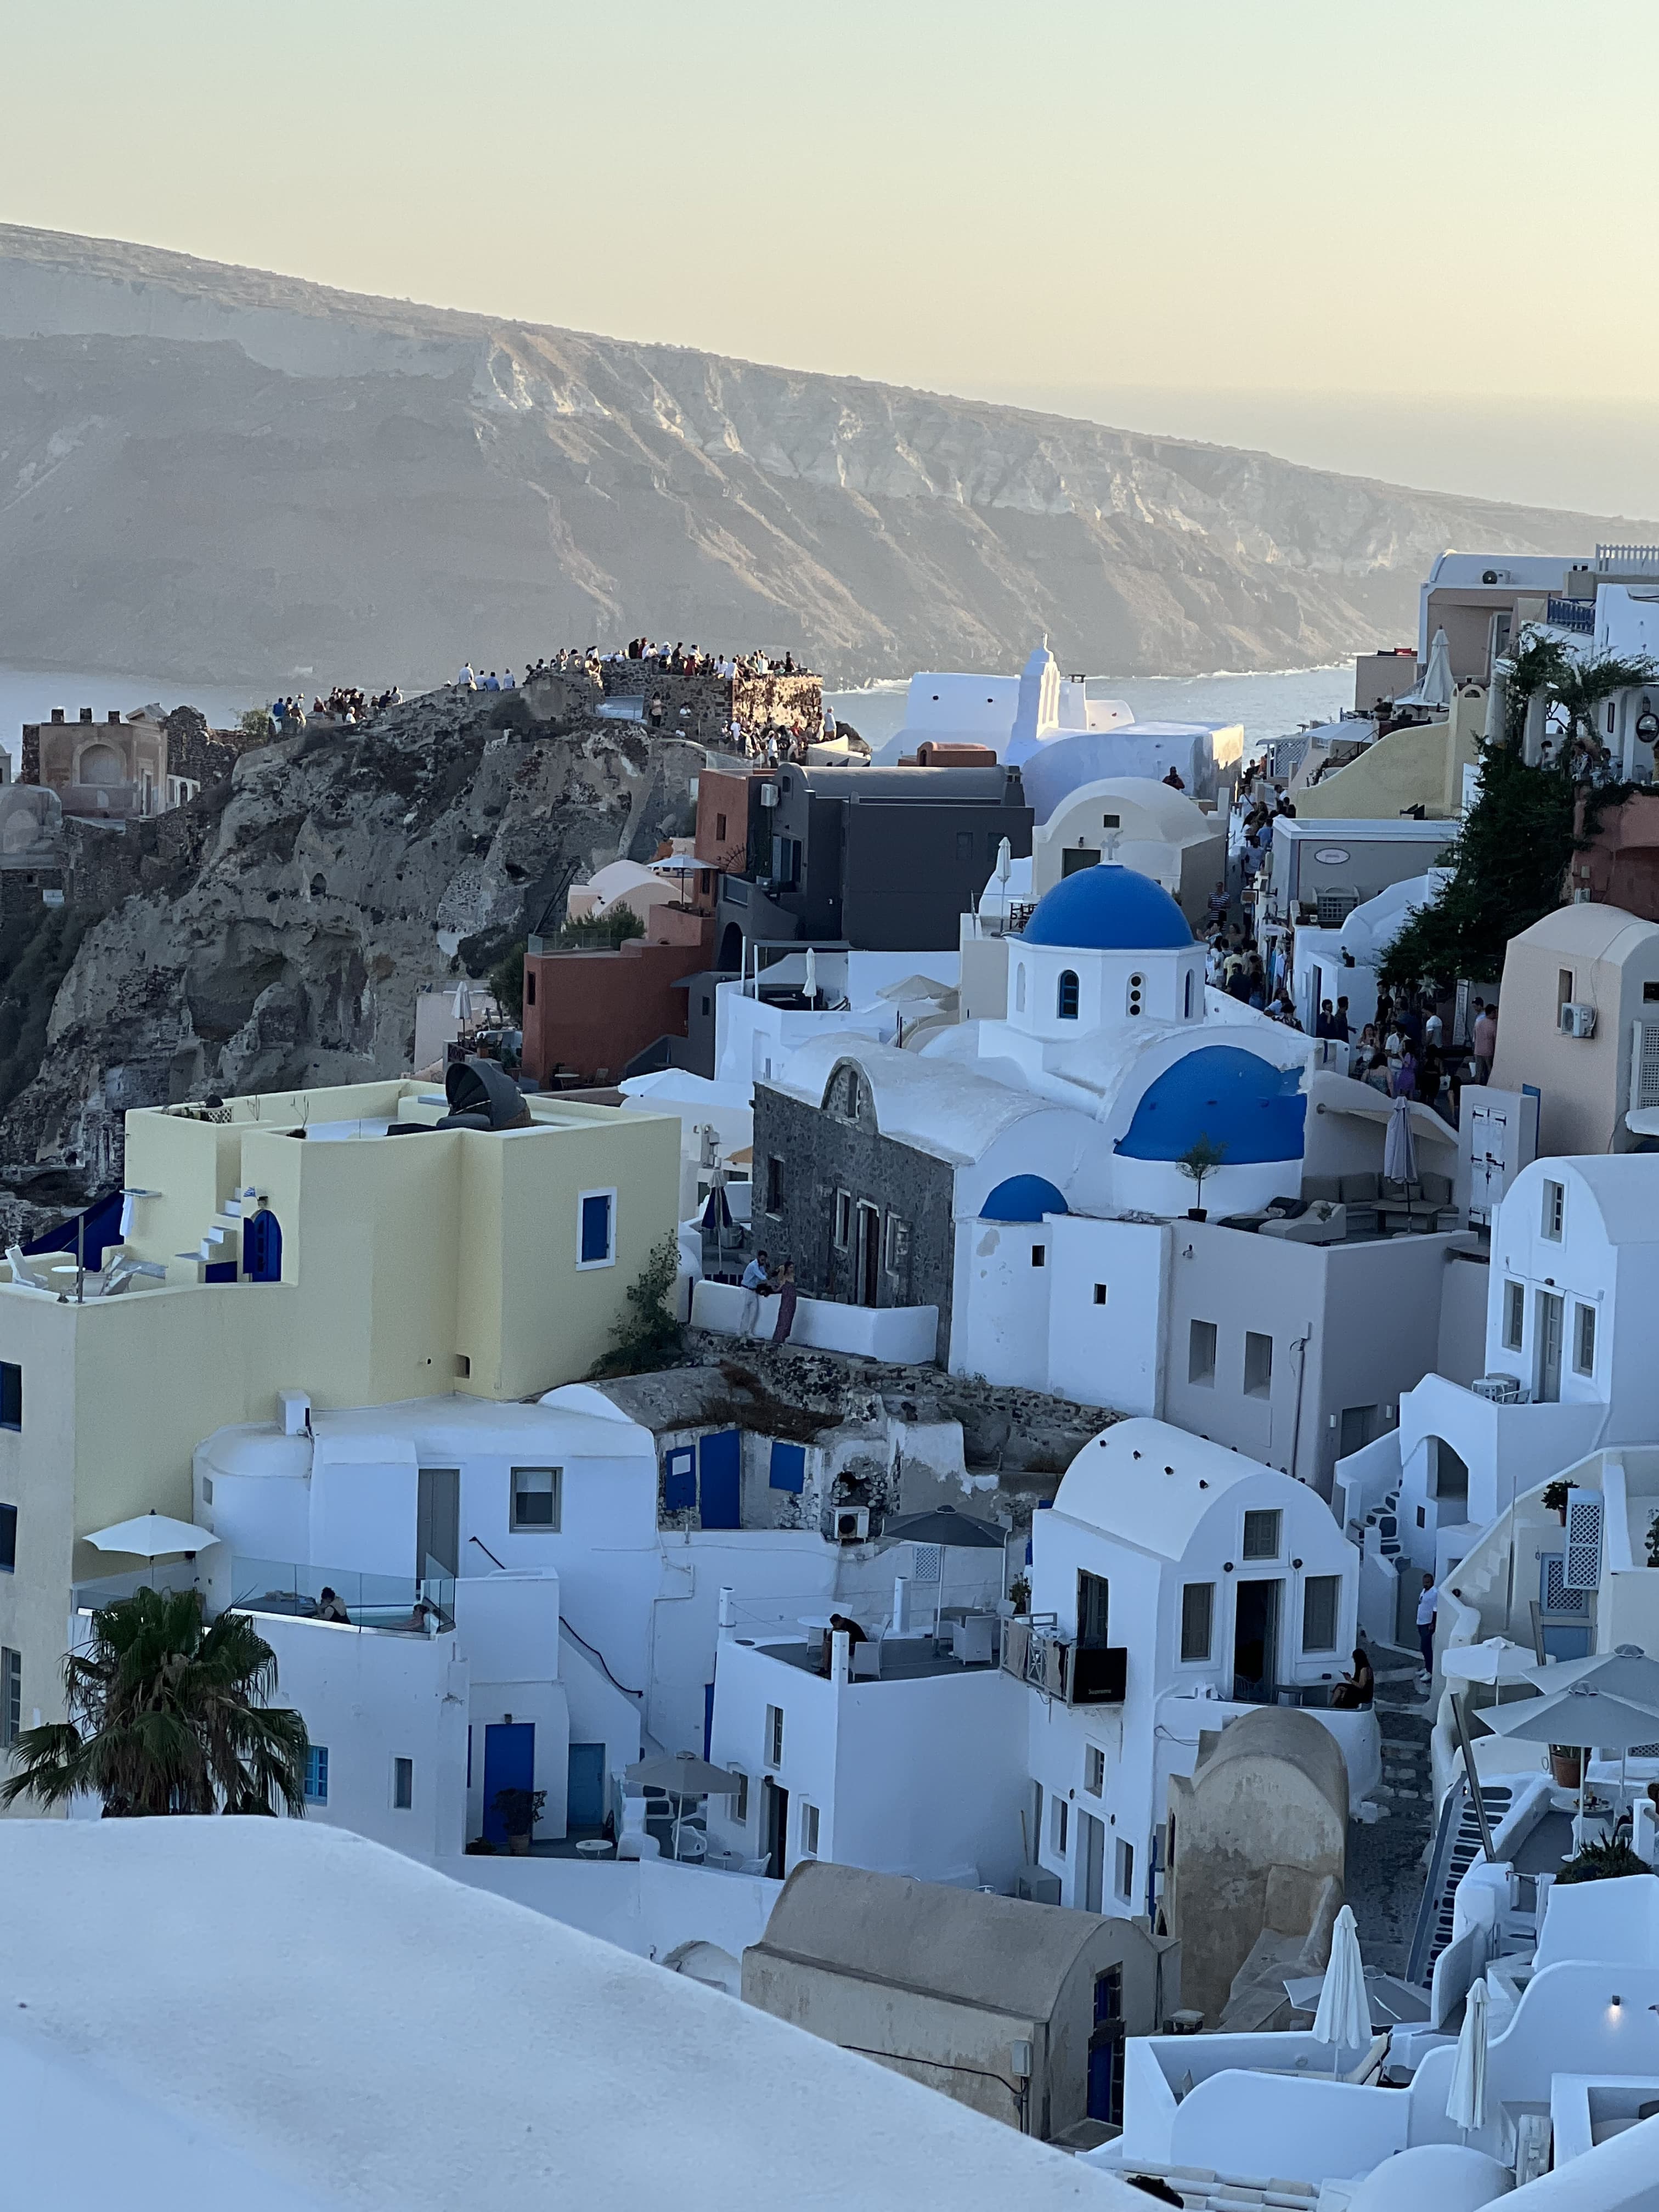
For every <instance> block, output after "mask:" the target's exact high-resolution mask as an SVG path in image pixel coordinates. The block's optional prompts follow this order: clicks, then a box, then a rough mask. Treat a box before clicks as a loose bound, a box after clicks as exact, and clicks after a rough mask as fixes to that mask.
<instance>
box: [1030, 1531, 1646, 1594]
mask: <svg viewBox="0 0 1659 2212" xmlns="http://www.w3.org/2000/svg"><path fill="white" fill-rule="evenodd" d="M1655 1525H1656V1526H1659V1523H1656V1524H1655ZM1008 1596H1009V1601H1010V1602H1011V1603H1012V1606H1013V1608H1014V1611H1015V1613H1017V1614H1018V1613H1029V1612H1030V1610H1031V1585H1030V1581H1029V1580H1028V1578H1027V1577H1025V1576H1024V1575H1016V1576H1015V1577H1014V1579H1013V1580H1012V1582H1011V1583H1009V1585H1008Z"/></svg>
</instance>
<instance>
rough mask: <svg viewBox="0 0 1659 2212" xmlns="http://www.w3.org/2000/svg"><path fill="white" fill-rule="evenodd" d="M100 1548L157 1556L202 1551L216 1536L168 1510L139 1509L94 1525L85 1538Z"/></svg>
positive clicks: (137, 1555) (147, 1557)
mask: <svg viewBox="0 0 1659 2212" xmlns="http://www.w3.org/2000/svg"><path fill="white" fill-rule="evenodd" d="M86 1541H88V1544H92V1545H95V1546H96V1547H97V1548H98V1550H99V1551H100V1552H127V1553H131V1556H132V1557H133V1558H134V1559H150V1560H155V1559H161V1558H163V1557H165V1556H167V1555H170V1554H171V1553H175V1552H205V1551H206V1549H207V1547H208V1546H209V1545H210V1544H216V1543H217V1542H218V1541H219V1539H218V1538H217V1537H216V1535H215V1534H214V1533H213V1531H212V1529H211V1528H197V1526H196V1524H195V1523H194V1522H191V1521H175V1520H173V1518H172V1517H171V1516H169V1515H168V1514H166V1513H157V1512H155V1511H153V1510H152V1511H150V1512H149V1513H140V1514H139V1515H138V1516H137V1517H136V1518H135V1519H134V1520H131V1521H118V1522H115V1523H114V1525H113V1526H112V1527H111V1528H96V1529H94V1531H93V1533H92V1534H90V1535H89V1536H88V1538H87V1540H86Z"/></svg>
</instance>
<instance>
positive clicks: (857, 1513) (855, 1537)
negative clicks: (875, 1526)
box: [836, 1505, 870, 1544]
mask: <svg viewBox="0 0 1659 2212" xmlns="http://www.w3.org/2000/svg"><path fill="white" fill-rule="evenodd" d="M869 1539H870V1509H869V1507H868V1506H867V1505H838V1506H836V1542H837V1543H838V1544H864V1543H867V1542H868V1541H869Z"/></svg>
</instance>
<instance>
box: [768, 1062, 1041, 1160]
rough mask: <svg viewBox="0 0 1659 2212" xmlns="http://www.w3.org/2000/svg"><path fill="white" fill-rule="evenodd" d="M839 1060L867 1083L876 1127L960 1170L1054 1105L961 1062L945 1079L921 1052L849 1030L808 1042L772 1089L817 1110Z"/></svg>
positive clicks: (787, 1064) (821, 1103) (772, 1082)
mask: <svg viewBox="0 0 1659 2212" xmlns="http://www.w3.org/2000/svg"><path fill="white" fill-rule="evenodd" d="M951 1057H952V1059H953V1060H955V1055H954V1054H953V1055H951ZM843 1060H851V1061H853V1062H854V1064H855V1065H856V1066H858V1067H859V1068H860V1070H861V1072H862V1073H863V1075H864V1077H865V1079H866V1081H867V1083H868V1084H869V1085H870V1095H871V1097H872V1101H873V1102H874V1105H875V1109H876V1127H877V1128H878V1130H879V1131H880V1132H881V1133H882V1135H883V1136H884V1137H892V1138H895V1139H896V1140H897V1141H898V1142H899V1143H900V1144H903V1145H909V1146H914V1148H915V1150H916V1151H917V1152H931V1153H932V1154H933V1156H934V1157H935V1158H938V1159H942V1160H950V1161H951V1162H952V1163H954V1164H962V1163H963V1162H965V1161H968V1160H976V1159H978V1158H981V1155H982V1154H983V1153H985V1152H987V1150H988V1149H989V1148H990V1146H991V1145H992V1144H993V1143H994V1141H995V1140H996V1139H997V1138H999V1137H1000V1136H1001V1134H1002V1133H1003V1132H1004V1130H1006V1129H1011V1128H1012V1127H1013V1126H1014V1124H1015V1123H1016V1122H1017V1121H1024V1120H1025V1119H1026V1118H1027V1117H1028V1116H1029V1115H1033V1114H1052V1113H1054V1111H1055V1107H1054V1101H1053V1100H1052V1099H1048V1098H1041V1097H1034V1096H1033V1094H1032V1093H1031V1092H1030V1091H1026V1090H1024V1089H1021V1090H1018V1091H1016V1090H1014V1089H1013V1088H1012V1086H1011V1085H1008V1084H1006V1083H999V1082H997V1081H995V1079H994V1078H992V1077H991V1076H988V1075H983V1074H981V1073H979V1072H978V1071H977V1070H976V1069H975V1068H973V1067H971V1066H965V1065H963V1062H962V1061H960V1060H956V1064H955V1066H953V1067H952V1070H951V1074H950V1075H949V1076H948V1077H945V1076H942V1075H941V1073H940V1072H939V1067H938V1066H937V1064H936V1063H933V1062H931V1061H930V1060H928V1059H927V1057H926V1056H925V1055H924V1054H921V1053H914V1052H901V1051H900V1050H899V1049H898V1048H897V1047H896V1045H890V1044H877V1043H876V1042H873V1040H872V1039H871V1038H869V1037H866V1036H859V1035H858V1034H857V1033H856V1031H854V1030H837V1031H836V1032H835V1033H834V1034H833V1035H832V1036H820V1037H813V1038H812V1039H811V1041H810V1042H808V1043H806V1044H804V1045H802V1046H801V1047H800V1048H799V1050H798V1051H795V1052H793V1053H791V1054H790V1055H789V1057H788V1059H787V1060H786V1061H785V1062H784V1064H783V1069H782V1072H781V1074H777V1075H774V1076H773V1078H772V1079H771V1085H770V1087H771V1088H772V1089H773V1090H774V1091H782V1092H783V1093H784V1095H785V1096H786V1097H790V1098H799V1100H800V1101H801V1103H802V1104H803V1105H807V1106H822V1105H823V1094H824V1092H825V1091H826V1090H827V1089H828V1088H829V1079H830V1077H831V1076H832V1075H833V1074H834V1073H835V1072H836V1068H837V1067H838V1066H840V1065H841V1063H842V1061H843Z"/></svg>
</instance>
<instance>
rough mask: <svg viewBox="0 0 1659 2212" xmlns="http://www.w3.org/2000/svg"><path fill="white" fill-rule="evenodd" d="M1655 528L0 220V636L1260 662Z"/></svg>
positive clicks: (233, 659) (836, 667) (865, 672)
mask: <svg viewBox="0 0 1659 2212" xmlns="http://www.w3.org/2000/svg"><path fill="white" fill-rule="evenodd" d="M1634 534H1643V535H1652V534H1659V526H1652V525H1648V524H1632V523H1631V522H1628V521H1626V520H1614V519H1612V518H1606V517H1597V516H1589V515H1581V514H1567V513H1556V512H1553V511H1552V510H1548V509H1534V508H1527V507H1512V506H1506V505H1504V504H1502V503H1500V502H1497V501H1480V500H1471V499H1463V498H1457V497H1454V496H1451V495H1442V494H1437V493H1431V492H1419V491H1410V490H1404V489H1398V488H1395V487H1393V486H1390V485H1386V484H1381V483H1372V482H1370V481H1368V480H1364V479H1361V478H1358V477H1341V476H1336V475H1331V474H1327V473H1323V472H1322V471H1318V470H1314V469H1308V468H1303V467H1299V466H1297V465H1293V464H1291V463H1287V462H1283V461H1279V460H1275V459H1273V458H1272V457H1271V456H1269V455H1267V454H1263V453H1244V452H1237V451H1233V450H1231V449H1228V448H1226V447H1215V446H1205V445H1200V444H1195V443H1192V442H1189V441H1182V440H1178V439H1171V438H1162V437H1152V436H1146V435H1139V434H1135V433H1130V432H1124V431H1118V430H1110V429H1105V428H1100V427H1098V426H1097V425H1096V424H1094V423H1091V422H1074V421H1070V420H1067V419H1066V418H1064V417H1061V416H1044V415H1038V414H1032V413H1028V412H1025V411H1023V410H1019V409H1017V408H1012V407H1005V406H997V405H993V404H987V403H983V402H980V401H975V400H964V399H954V398H948V397H944V396H940V395H938V394H935V393H931V392H915V391H908V390H904V389H902V388H900V387H897V386H890V385H884V384H878V383H871V382H866V381H864V380H860V379H858V378H854V377H842V376H829V375H823V374H816V373H807V372H799V371H793V370H789V369H783V368H768V367H763V366H759V365H757V364H755V363H751V362H739V361H734V360H730V359H726V358H725V357H724V356H718V355H713V354H706V353H700V352H696V351H694V350H691V349H684V348H677V347H671V346H664V345H651V344H641V343H632V342H629V341H623V340H620V339H611V338H605V337H592V336H588V335H585V334H582V333H579V332H574V331H562V330H556V329H552V328H548V327H544V326H539V325H530V324H526V323H523V322H517V321H513V320H512V319H509V318H499V319H498V318H495V317H489V316H483V315H476V314H468V313H457V312H453V311H450V310H446V309H440V308H433V307H421V306H417V305H414V304H411V303H410V302H407V301H392V300H385V299H375V298H368V297H362V296H359V295H354V294H349V293H344V292H337V291H331V290H329V289H325V288H324V287H322V286H319V285H314V284H309V283H303V282H301V281H300V280H298V279H295V278H292V277H286V276H272V275H268V274H265V273H264V272H261V271H258V270H247V269H240V268H234V267H228V266H225V265H222V264H217V263H213V262H205V261H197V260H195V259H192V258H189V257H187V256H185V255H181V254H175V253H170V252H161V251H160V250H158V249H155V248H151V247H147V246H129V245H123V244H120V243H117V242H112V241H109V240H94V239H83V238H76V237H71V236H69V235H67V234H59V233H55V232H46V231H37V230H25V229H19V228H11V227H8V226H0V661H8V662H11V663H15V664H18V665H57V666H63V667H65V668H76V669H79V668H83V667H84V668H90V667H94V666H103V667H109V668H118V667H123V666H125V667H143V668H147V669H153V670H155V671H158V672H161V673H173V674H175V675H177V676H179V677H180V678H190V677H192V676H193V677H196V678H199V679H200V680H203V681H215V682H241V681H244V680H246V681H248V682H250V683H265V682H270V683H277V682H280V681H281V680H282V679H283V678H293V680H294V681H295V684H298V683H300V682H301V681H303V682H305V683H307V684H317V685H319V686H325V685H326V684H329V683H331V682H333V681H335V680H347V681H362V682H363V683H365V684H371V685H378V684H383V683H385V682H387V681H389V680H392V679H393V678H396V679H397V680H399V681H401V682H402V683H403V684H404V685H405V686H406V687H408V686H410V685H414V684H422V683H428V682H431V681H434V680H435V679H437V678H440V677H441V676H442V675H444V674H446V673H447V672H448V671H450V670H451V669H452V667H453V665H455V664H456V663H458V662H459V660H460V659H461V658H463V657H464V656H471V658H472V659H475V660H477V659H483V661H484V662H485V663H486V665H507V664H509V663H510V664H513V665H517V664H518V663H520V661H521V660H522V659H524V658H526V656H529V655H531V654H533V653H543V652H547V651H550V650H551V649H552V648H553V647H556V646H559V645H562V644H566V643H574V642H585V641H589V640H599V641H611V640H617V639H620V638H622V637H623V636H626V635H629V634H631V633H633V632H635V631H640V630H644V631H647V632H648V633H650V634H651V635H656V636H669V637H680V638H684V639H685V640H687V641H692V640H696V641H698V642H700V643H702V644H704V645H707V646H723V647H737V646H747V645H749V644H751V643H764V644H766V645H768V646H769V647H776V648H777V649H778V650H780V651H781V650H783V649H784V648H785V647H789V648H793V651H794V652H795V653H797V654H799V655H802V656H803V657H805V659H808V660H809V661H810V662H811V663H812V664H813V665H817V666H818V667H820V668H822V669H823V670H824V671H826V672H827V673H828V674H829V675H830V677H831V678H834V679H835V680H837V681H840V682H842V683H852V682H860V681H864V680H867V679H869V678H875V677H883V676H896V675H902V674H905V673H907V672H908V671H909V670H911V669H912V668H915V667H918V666H928V665H933V666H953V665H954V666H968V667H986V668H997V667H1001V668H1012V667H1016V666H1018V664H1019V662H1020V660H1021V659H1023V658H1024V653H1025V651H1026V649H1027V648H1028V647H1029V645H1030V642H1031V641H1033V640H1034V639H1035V637H1036V635H1037V634H1038V633H1040V632H1042V631H1047V632H1048V635H1050V637H1051V638H1052V640H1053V641H1054V647H1055V649H1056V651H1057V653H1059V654H1060V658H1061V659H1062V661H1063V662H1064V663H1065V664H1066V665H1067V666H1070V667H1079V668H1085V667H1086V668H1089V669H1091V670H1095V671H1101V672H1104V673H1109V674H1112V675H1120V676H1134V675H1145V674H1152V673H1170V674H1186V673H1192V672H1196V671H1202V670H1206V669H1211V668H1216V667H1228V668H1237V669H1247V668H1283V667H1289V666H1296V665H1310V664H1312V663H1315V662H1319V661H1324V660H1329V659H1335V658H1338V657H1340V656H1341V655H1343V654H1345V653H1347V652H1349V651H1351V650H1352V649H1353V648H1355V647H1359V646H1364V645H1368V644H1371V643H1379V642H1380V643H1392V642H1395V641H1397V640H1401V639H1405V638H1408V637H1410V636H1412V635H1414V634H1415V626H1416V605H1417V586H1418V584H1419V580H1420V579H1421V577H1422V575H1423V574H1424V572H1425V569H1426V568H1427V567H1428V565H1429V563H1430V562H1431V561H1432V559H1433V558H1434V556H1435V555H1436V554H1437V553H1438V552H1440V551H1442V550H1444V548H1446V547H1447V546H1449V545H1462V546H1463V547H1466V548H1476V549H1479V550H1483V551H1484V550H1492V552H1494V553H1502V552H1511V553H1527V552H1552V551H1556V550H1560V551H1563V552H1567V551H1572V550H1583V549H1584V548H1587V547H1589V546H1590V545H1592V544H1594V543H1595V541H1596V540H1597V539H1598V538H1607V537H1619V538H1628V537H1630V536H1632V535H1634Z"/></svg>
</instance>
